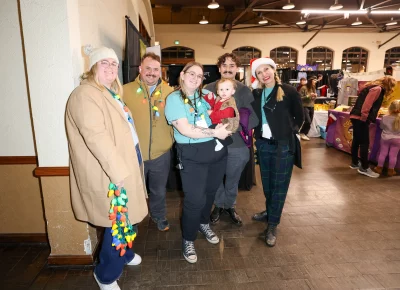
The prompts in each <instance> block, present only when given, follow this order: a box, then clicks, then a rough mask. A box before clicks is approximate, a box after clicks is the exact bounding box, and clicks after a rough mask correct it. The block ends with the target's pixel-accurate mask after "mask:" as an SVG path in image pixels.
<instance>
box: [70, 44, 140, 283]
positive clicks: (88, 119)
mask: <svg viewBox="0 0 400 290" xmlns="http://www.w3.org/2000/svg"><path fill="white" fill-rule="evenodd" d="M86 52H87V53H88V54H89V62H90V64H89V71H88V72H86V73H84V74H83V76H82V82H81V84H80V86H78V87H77V88H76V89H75V90H74V91H73V92H72V94H71V96H70V97H69V100H68V103H67V109H66V129H67V136H68V143H69V144H68V145H69V154H70V186H71V200H72V207H73V210H74V213H75V217H76V218H77V219H78V220H81V221H85V222H89V223H90V224H92V225H94V226H98V227H103V228H105V231H104V237H103V242H102V246H101V249H100V254H99V261H100V262H99V264H97V266H96V268H95V269H94V277H95V279H96V281H97V283H98V285H99V287H100V289H120V288H119V286H118V284H117V279H118V278H119V277H120V276H121V274H122V272H123V268H124V266H125V265H139V264H140V263H141V261H142V259H141V257H140V256H139V255H137V254H135V253H134V252H133V251H132V250H131V249H129V247H126V248H124V247H122V246H121V244H122V243H120V241H119V240H118V239H121V237H119V234H118V236H117V237H115V235H114V233H112V232H113V231H115V230H116V226H117V227H118V226H119V227H121V228H122V227H123V226H124V225H122V223H124V224H127V223H128V220H129V221H130V223H131V224H137V223H139V222H141V221H142V220H143V218H144V217H145V216H146V215H147V204H146V191H145V185H144V182H143V180H144V179H143V162H142V156H141V152H140V146H139V141H138V137H137V134H136V129H135V124H134V122H133V119H132V115H131V113H130V111H129V109H128V108H127V107H126V106H125V104H124V101H123V99H122V87H121V83H120V81H119V79H118V67H119V61H118V57H117V55H116V54H115V52H114V51H113V50H112V49H110V48H107V47H100V48H96V49H93V50H86ZM111 186H112V188H113V189H118V190H119V191H120V192H122V193H121V194H120V197H121V198H124V197H125V195H124V191H123V190H122V189H123V188H124V189H125V190H126V196H127V198H128V202H127V204H126V206H127V209H128V214H129V215H128V216H129V218H126V215H125V214H121V211H122V213H125V211H124V210H123V208H122V206H121V207H119V206H118V207H117V206H113V207H111V204H113V205H114V203H113V202H114V201H115V200H114V199H111V198H110V197H111V196H110V195H108V194H107V192H108V190H109V189H111ZM115 193H116V194H115V195H117V191H115ZM108 196H109V197H108ZM124 200H126V199H124ZM124 200H122V201H123V202H124ZM123 202H121V201H118V204H123ZM110 207H111V212H110ZM125 210H126V208H125ZM109 214H111V215H112V214H115V216H118V215H119V219H116V220H115V221H111V220H110V218H111V216H110V218H109ZM122 215H123V216H124V218H121V216H122ZM125 219H126V220H125ZM124 220H125V221H124ZM111 227H112V231H111ZM124 229H126V228H124ZM117 240H118V241H117ZM118 243H120V247H122V248H123V249H121V250H116V249H118V246H117V244H118ZM114 246H117V248H116V247H114ZM124 253H125V254H124Z"/></svg>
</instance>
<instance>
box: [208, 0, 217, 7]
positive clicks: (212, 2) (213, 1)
mask: <svg viewBox="0 0 400 290" xmlns="http://www.w3.org/2000/svg"><path fill="white" fill-rule="evenodd" d="M207 7H208V9H217V8H219V4H218V3H217V2H215V0H212V1H211V3H210V4H208V6H207Z"/></svg>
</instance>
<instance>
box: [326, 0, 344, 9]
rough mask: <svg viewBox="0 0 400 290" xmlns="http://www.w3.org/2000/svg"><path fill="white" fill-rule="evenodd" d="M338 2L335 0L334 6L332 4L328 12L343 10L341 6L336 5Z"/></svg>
mask: <svg viewBox="0 0 400 290" xmlns="http://www.w3.org/2000/svg"><path fill="white" fill-rule="evenodd" d="M338 2H339V1H338V0H335V4H333V5H332V6H331V7H329V10H339V9H342V8H343V5H342V4H339V3H338Z"/></svg>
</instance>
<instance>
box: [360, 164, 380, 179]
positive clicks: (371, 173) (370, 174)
mask: <svg viewBox="0 0 400 290" xmlns="http://www.w3.org/2000/svg"><path fill="white" fill-rule="evenodd" d="M357 171H358V173H360V174H362V175H365V176H368V177H372V178H378V177H379V174H378V173H376V172H374V171H373V170H372V169H371V168H368V169H363V168H362V167H360V168H358V170H357Z"/></svg>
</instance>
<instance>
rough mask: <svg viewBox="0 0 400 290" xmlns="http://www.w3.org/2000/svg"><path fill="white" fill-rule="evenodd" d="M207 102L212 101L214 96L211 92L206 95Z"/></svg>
mask: <svg viewBox="0 0 400 290" xmlns="http://www.w3.org/2000/svg"><path fill="white" fill-rule="evenodd" d="M207 97H208V99H209V100H213V99H214V94H213V93H212V92H209V93H208V95H207Z"/></svg>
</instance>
